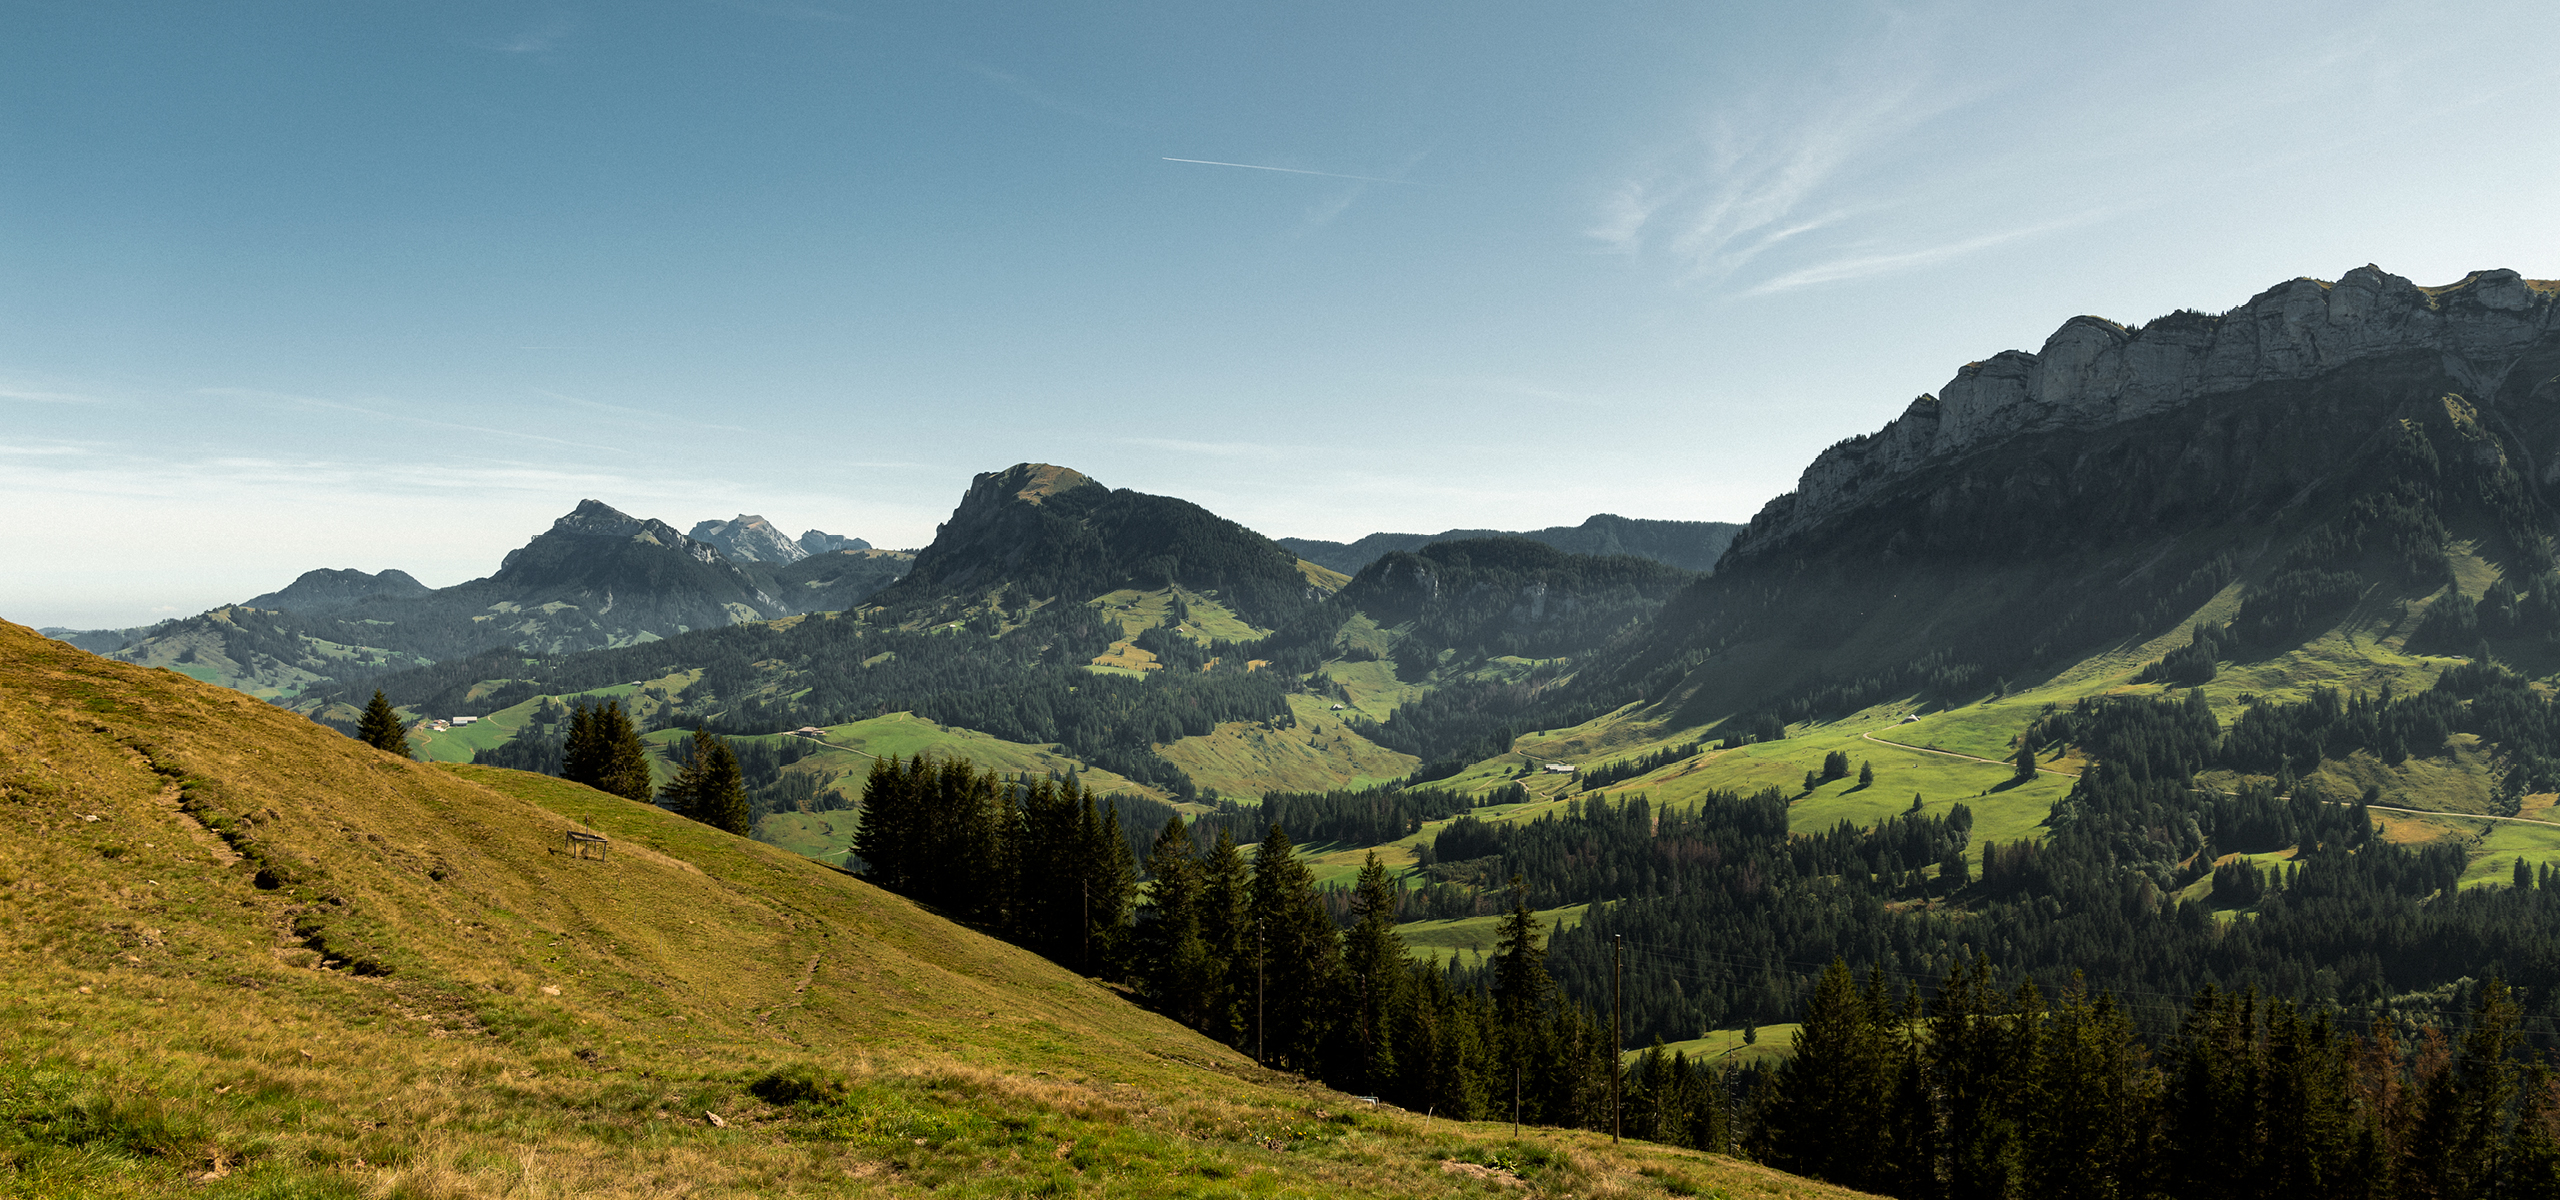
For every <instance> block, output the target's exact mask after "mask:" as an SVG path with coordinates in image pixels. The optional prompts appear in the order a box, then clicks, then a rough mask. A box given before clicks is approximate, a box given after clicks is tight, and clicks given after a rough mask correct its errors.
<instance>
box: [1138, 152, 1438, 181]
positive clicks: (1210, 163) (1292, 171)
mask: <svg viewBox="0 0 2560 1200" xmlns="http://www.w3.org/2000/svg"><path fill="white" fill-rule="evenodd" d="M1164 161H1166V162H1171V163H1197V164H1199V165H1201V166H1204V167H1241V168H1243V169H1245V170H1247V171H1278V172H1280V173H1281V174H1283V175H1318V176H1322V177H1324V178H1326V179H1356V180H1359V181H1360V182H1362V183H1400V184H1404V185H1406V186H1409V187H1429V186H1430V185H1429V184H1423V183H1415V182H1413V181H1412V180H1410V179H1380V178H1378V177H1377V176H1375V175H1338V174H1335V173H1334V172H1331V171H1302V170H1299V169H1298V168H1296V167H1265V166H1257V165H1255V164H1253V163H1240V162H1219V161H1218V160H1216V159H1213V158H1172V157H1167V158H1166V159H1165V160H1164Z"/></svg>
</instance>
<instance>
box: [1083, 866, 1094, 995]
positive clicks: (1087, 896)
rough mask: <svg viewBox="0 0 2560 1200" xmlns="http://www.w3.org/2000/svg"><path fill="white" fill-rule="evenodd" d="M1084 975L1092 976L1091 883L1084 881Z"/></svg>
mask: <svg viewBox="0 0 2560 1200" xmlns="http://www.w3.org/2000/svg"><path fill="white" fill-rule="evenodd" d="M1084 973H1085V974H1086V975H1091V974H1093V881H1092V880H1090V879H1088V880H1085V881H1084Z"/></svg>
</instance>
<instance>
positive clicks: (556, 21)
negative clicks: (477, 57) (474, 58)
mask: <svg viewBox="0 0 2560 1200" xmlns="http://www.w3.org/2000/svg"><path fill="white" fill-rule="evenodd" d="M574 28H575V27H574V26H573V25H572V24H571V23H570V21H569V19H568V18H567V17H555V18H553V19H552V20H551V21H549V22H548V23H546V24H542V25H537V26H535V27H533V28H531V29H528V30H525V31H524V32H522V33H518V34H516V35H515V36H513V37H509V38H504V39H501V40H499V41H495V42H491V43H489V49H492V50H495V51H497V52H498V53H500V54H540V53H542V52H543V51H546V50H549V49H551V48H552V47H554V46H557V45H559V44H560V42H561V40H562V39H564V38H567V37H568V36H569V34H570V33H571V32H572V31H573V29H574Z"/></svg>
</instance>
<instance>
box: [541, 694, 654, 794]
mask: <svg viewBox="0 0 2560 1200" xmlns="http://www.w3.org/2000/svg"><path fill="white" fill-rule="evenodd" d="M560 775H561V778H564V779H567V780H569V781H571V782H573V783H583V784H585V785H587V786H588V787H591V788H594V789H596V790H597V791H600V792H609V793H612V794H613V795H616V796H620V797H622V798H623V799H625V800H637V801H639V802H640V803H643V804H646V803H648V802H649V801H650V800H651V799H652V798H653V797H654V795H655V794H656V792H657V785H656V784H655V783H654V782H653V781H652V780H651V779H650V777H649V751H648V748H647V747H645V746H643V745H641V743H640V730H639V729H638V728H637V727H635V726H633V725H632V723H631V718H630V717H629V716H628V715H626V714H625V713H624V712H623V711H622V702H621V701H619V700H607V701H605V702H604V704H603V705H602V706H601V707H597V708H590V707H588V705H587V704H586V702H584V701H580V702H579V704H578V707H577V709H576V710H575V711H573V712H572V713H570V715H569V737H568V740H567V741H566V742H565V743H564V744H563V745H562V746H561V748H560Z"/></svg>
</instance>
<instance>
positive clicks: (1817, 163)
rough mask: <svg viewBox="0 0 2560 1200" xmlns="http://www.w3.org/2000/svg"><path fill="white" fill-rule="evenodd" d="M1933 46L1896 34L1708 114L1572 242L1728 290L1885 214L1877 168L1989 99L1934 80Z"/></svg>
mask: <svg viewBox="0 0 2560 1200" xmlns="http://www.w3.org/2000/svg"><path fill="white" fill-rule="evenodd" d="M1935 41H1936V37H1935V34H1934V31H1933V30H1932V29H1931V27H1930V26H1929V25H1928V24H1927V23H1926V22H1922V21H1919V20H1916V19H1905V20H1902V21H1898V22H1897V23H1896V25H1895V27H1894V28H1893V29H1892V30H1891V31H1890V36H1888V37H1882V38H1879V39H1877V40H1876V41H1874V42H1872V43H1870V44H1869V45H1867V46H1865V47H1863V48H1861V49H1858V50H1855V51H1852V52H1850V53H1848V54H1846V55H1844V56H1843V57H1841V58H1840V59H1839V60H1837V61H1836V62H1835V63H1834V64H1833V65H1832V67H1831V69H1830V70H1828V71H1826V72H1822V73H1820V74H1819V75H1818V76H1816V77H1811V78H1800V79H1790V80H1788V81H1786V82H1784V83H1782V84H1775V85H1772V86H1770V87H1768V88H1765V89H1763V90H1761V91H1759V92H1756V93H1753V94H1749V95H1747V96H1744V97H1742V98H1739V99H1735V100H1732V101H1729V102H1727V103H1725V104H1722V105H1720V106H1718V107H1716V108H1714V109H1712V110H1711V111H1709V112H1707V113H1705V114H1704V115H1703V116H1701V117H1699V118H1698V119H1697V120H1696V121H1695V122H1694V123H1693V125H1692V128H1691V130H1690V132H1689V133H1688V134H1687V135H1686V136H1685V137H1684V138H1683V139H1682V140H1681V141H1680V143H1679V144H1676V145H1674V146H1673V147H1671V148H1670V149H1668V150H1665V151H1662V152H1659V153H1658V154H1657V155H1655V157H1654V160H1653V161H1652V162H1651V163H1649V164H1647V165H1645V166H1643V167H1641V168H1639V169H1637V170H1634V171H1630V172H1628V173H1627V174H1626V175H1625V176H1624V177H1623V178H1620V179H1618V180H1617V181H1615V182H1614V183H1612V184H1610V185H1608V186H1607V187H1606V189H1605V190H1604V193H1603V195H1602V196H1601V197H1600V199H1599V201H1598V203H1597V204H1596V206H1595V208H1596V211H1595V213H1594V219H1593V220H1592V222H1591V223H1590V224H1589V225H1588V226H1587V227H1586V228H1585V230H1584V233H1585V234H1586V236H1588V237H1589V238H1591V239H1592V240H1593V241H1596V242H1598V243H1599V244H1600V245H1601V246H1603V247H1604V248H1606V249H1607V250H1609V251H1611V252H1613V253H1618V254H1627V255H1657V256H1661V257H1664V258H1667V259H1669V260H1670V261H1672V262H1673V263H1675V264H1676V265H1677V266H1678V267H1679V269H1680V271H1681V273H1682V274H1683V276H1684V277H1687V278H1691V279H1726V278H1730V277H1732V276H1734V275H1736V274H1738V273H1741V272H1743V271H1744V270H1745V268H1746V267H1748V266H1749V265H1750V264H1751V263H1753V261H1754V260H1756V259H1759V258H1760V257H1761V256H1762V255H1764V254H1767V253H1769V252H1770V251H1772V250H1775V249H1778V248H1781V247H1786V246H1789V244H1790V243H1796V244H1801V243H1802V242H1803V241H1804V240H1807V239H1808V235H1814V234H1818V233H1822V232H1824V231H1831V230H1839V229H1841V228H1842V227H1844V226H1847V225H1849V224H1851V223H1852V222H1853V221H1854V220H1855V219H1856V218H1859V217H1862V216H1865V215H1868V214H1870V213H1873V212H1876V211H1879V210H1882V209H1887V208H1891V207H1894V206H1895V205H1896V204H1897V203H1898V200H1897V199H1896V197H1895V189H1894V188H1893V187H1892V186H1890V185H1885V186H1878V185H1877V183H1876V181H1875V179H1874V176H1875V175H1876V174H1877V173H1878V167H1879V164H1880V163H1881V162H1883V161H1885V160H1889V159H1891V158H1893V157H1894V156H1895V155H1896V153H1897V152H1898V151H1899V150H1900V148H1901V147H1902V146H1903V145H1904V143H1906V142H1907V141H1908V140H1909V139H1910V138H1911V136H1912V135H1913V134H1914V133H1915V131H1918V130H1919V129H1921V127H1923V126H1926V125H1928V124H1930V123H1932V122H1934V121H1937V120H1939V119H1940V118H1943V117H1945V116H1947V115H1948V114H1950V113H1953V112H1955V111H1957V110H1958V109H1961V108H1964V107H1965V106H1967V105H1970V104H1972V103H1974V102H1976V101H1978V100H1980V99H1982V98H1983V97H1984V96H1986V95H1988V94H1989V88H1988V87H1987V86H1985V85H1980V84H1967V83H1962V82H1959V81H1953V80H1949V79H1946V78H1944V77H1942V74H1941V72H1940V70H1939V68H1938V67H1937V66H1936V65H1935V64H1936V62H1937V56H1936V55H1935V54H1933V53H1931V52H1930V47H1931V46H1932V45H1933V44H1934V42H1935ZM1798 286H1801V285H1798Z"/></svg>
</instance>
